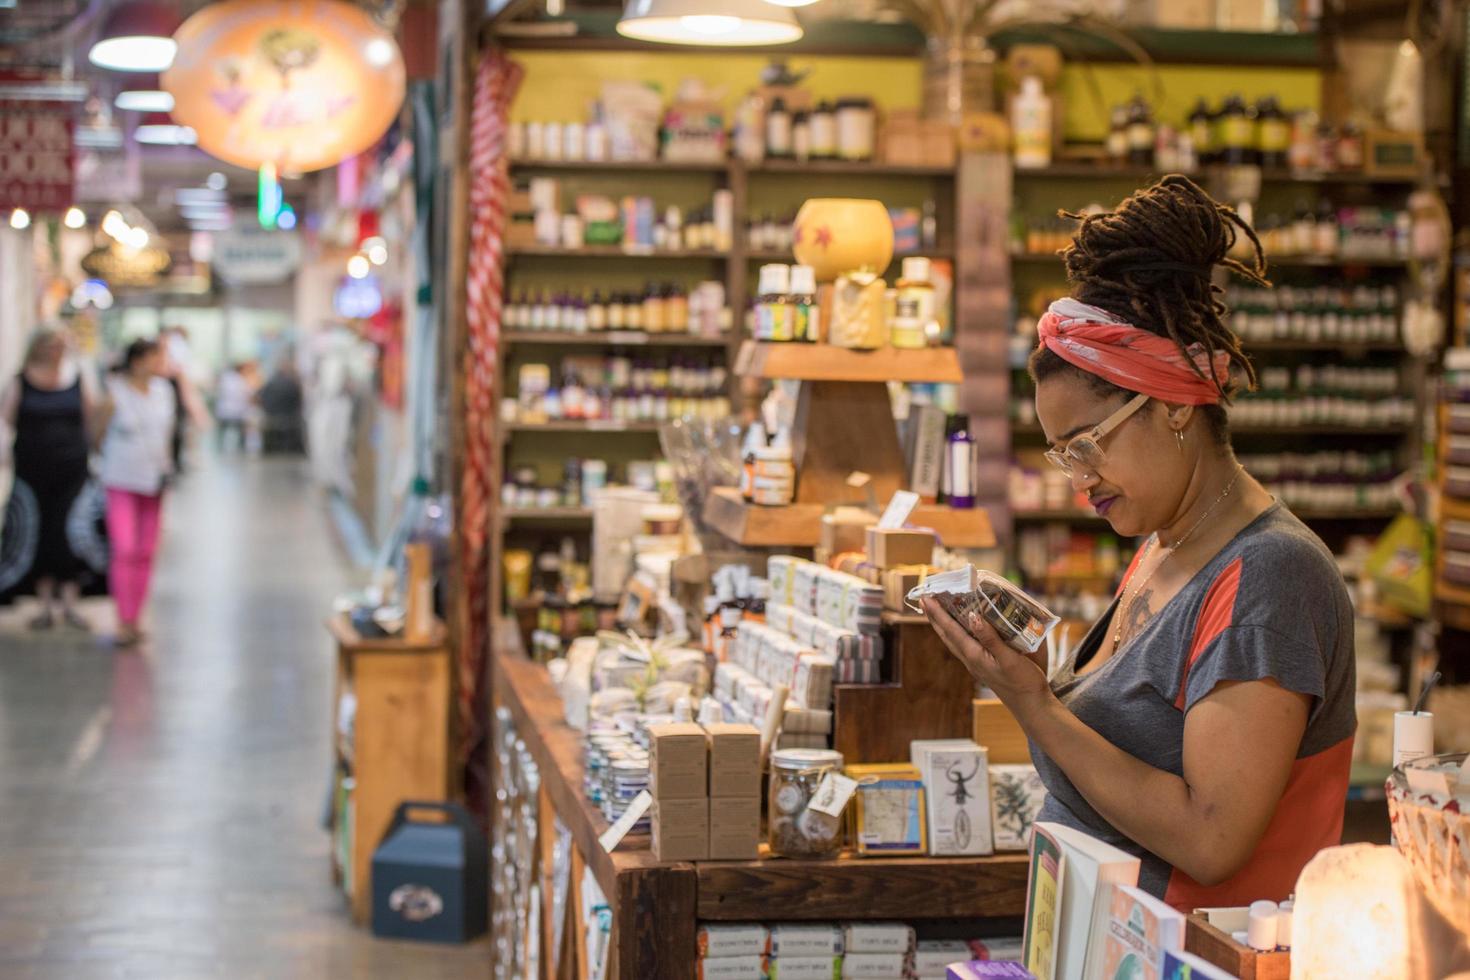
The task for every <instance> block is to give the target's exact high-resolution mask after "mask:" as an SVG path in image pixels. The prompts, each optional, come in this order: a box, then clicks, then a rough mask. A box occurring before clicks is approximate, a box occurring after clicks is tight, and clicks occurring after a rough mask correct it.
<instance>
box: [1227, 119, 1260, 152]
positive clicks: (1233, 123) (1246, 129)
mask: <svg viewBox="0 0 1470 980" xmlns="http://www.w3.org/2000/svg"><path fill="white" fill-rule="evenodd" d="M1251 136H1252V133H1251V121H1250V120H1249V119H1247V118H1246V117H1245V116H1230V117H1228V118H1226V119H1222V120H1221V121H1220V143H1221V144H1222V145H1223V146H1230V147H1243V146H1250V145H1251Z"/></svg>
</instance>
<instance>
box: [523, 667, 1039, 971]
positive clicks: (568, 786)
mask: <svg viewBox="0 0 1470 980" xmlns="http://www.w3.org/2000/svg"><path fill="white" fill-rule="evenodd" d="M494 668H495V684H494V691H495V698H496V702H497V704H498V705H499V706H500V707H502V708H504V709H505V710H506V711H508V712H509V714H510V716H511V718H512V719H513V724H514V726H515V732H516V736H517V738H518V739H519V740H520V741H522V742H523V743H524V745H525V747H526V750H527V751H528V752H529V753H530V755H531V756H532V757H533V758H534V760H535V763H536V766H537V767H538V769H539V779H540V790H539V795H540V801H539V802H540V812H541V814H542V816H541V821H542V822H543V823H544V824H549V823H550V821H549V819H548V817H547V813H548V811H549V812H551V813H553V814H554V816H555V818H556V820H557V821H558V822H559V823H560V824H561V825H562V826H563V827H564V828H566V830H567V831H569V832H570V835H571V838H572V842H573V851H574V854H573V859H572V868H573V871H574V874H575V873H576V872H577V871H578V870H579V869H580V868H581V867H583V866H585V867H587V868H588V869H590V871H591V873H592V874H593V875H594V876H595V877H596V879H597V881H598V883H599V885H600V887H601V888H602V891H603V894H604V895H606V896H607V899H608V902H609V905H610V906H611V912H612V917H613V929H612V937H613V946H612V953H611V955H610V957H609V963H610V964H611V971H612V973H611V975H613V976H616V977H620V978H622V980H630V978H637V980H652V978H663V977H669V978H678V980H687V978H689V977H691V976H694V975H695V930H696V924H697V923H698V922H700V921H735V922H739V921H798V920H849V919H867V920H882V919H906V920H914V919H970V920H974V919H981V918H991V917H1011V916H1019V915H1021V914H1022V910H1023V907H1024V904H1025V898H1026V867H1027V861H1026V856H1025V855H1024V854H1019V853H1018V854H1003V855H997V856H994V857H981V858H887V859H882V858H857V857H850V856H843V857H841V858H839V859H836V860H831V861H810V860H791V859H786V858H766V857H762V858H760V859H758V860H755V861H708V862H698V863H693V864H689V863H668V864H660V863H659V862H657V861H655V860H654V858H653V855H652V853H651V852H650V850H649V842H648V839H647V838H646V837H629V838H628V839H626V840H625V841H624V842H623V844H622V845H621V846H620V847H619V848H618V849H617V850H616V851H615V852H613V853H611V854H609V853H608V852H607V851H606V850H604V849H603V847H602V845H601V844H600V843H599V841H598V836H599V835H600V834H601V833H602V832H603V831H604V830H605V829H607V821H606V820H605V819H603V816H602V813H601V811H600V810H598V809H597V808H596V807H594V806H593V805H592V804H591V803H589V802H588V800H587V797H586V794H585V792H584V791H583V744H582V735H581V733H580V732H578V731H577V730H576V729H574V728H572V727H571V726H570V725H568V724H567V722H566V719H565V716H564V713H563V710H562V701H561V698H560V696H559V695H558V694H557V692H556V689H555V687H554V686H553V684H552V682H551V678H550V676H549V674H548V673H547V671H546V669H545V668H544V667H542V666H540V665H539V664H535V663H533V662H531V661H530V660H527V659H526V658H525V657H523V656H522V655H520V654H519V653H518V652H514V651H512V650H510V649H508V648H499V649H497V650H496V653H495V657H494ZM497 779H499V776H497ZM497 816H498V817H510V816H511V815H507V814H500V815H497ZM762 850H763V852H764V847H763V848H762ZM572 891H573V892H575V891H576V885H575V878H574V880H573V886H572ZM553 892H554V889H552V888H547V887H543V888H542V889H541V895H542V902H543V908H542V910H541V913H540V914H539V916H537V918H538V919H539V921H540V922H541V923H542V930H543V936H544V937H545V939H546V940H547V941H546V944H545V946H543V948H548V947H549V946H550V935H551V931H552V923H553V921H554V920H553V915H552V912H551V895H552V894H553ZM497 901H499V897H497ZM576 906H577V903H576V901H575V900H574V901H570V902H568V903H567V914H568V921H567V923H566V929H565V931H564V932H563V935H564V936H570V935H572V934H575V933H577V932H578V930H579V928H580V925H579V923H578V921H577V920H576V919H575V917H574V914H575V909H576ZM561 945H562V948H563V949H566V948H567V943H566V941H565V940H564V941H563V943H562V944H561ZM551 959H552V957H550V956H546V955H543V956H542V957H541V958H540V962H541V969H542V974H541V975H542V976H546V977H550V976H560V975H566V976H580V975H581V973H579V972H577V971H576V970H571V971H568V969H567V965H568V963H567V959H566V956H565V954H563V958H562V961H561V964H560V967H561V968H560V969H558V971H557V972H556V973H552V972H550V971H551V966H550V964H551Z"/></svg>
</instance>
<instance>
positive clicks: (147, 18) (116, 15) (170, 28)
mask: <svg viewBox="0 0 1470 980" xmlns="http://www.w3.org/2000/svg"><path fill="white" fill-rule="evenodd" d="M178 27H179V18H178V16H177V15H176V14H175V13H174V11H173V8H172V7H171V6H169V5H168V4H166V3H155V2H150V0H128V2H126V3H122V4H119V5H118V6H117V7H116V8H114V9H113V11H112V13H111V14H109V15H108V17H107V20H106V21H105V22H104V23H103V25H102V32H101V34H100V35H99V37H98V40H97V43H96V44H94V45H92V50H91V51H89V52H88V53H87V60H88V61H90V62H92V64H94V65H96V66H97V67H98V68H106V69H108V70H109V71H163V70H164V69H165V68H167V67H168V66H169V65H171V64H173V62H174V54H175V53H176V52H177V51H178V48H179V46H178V45H177V44H176V43H175V42H174V39H173V33H174V31H176V30H177V29H178Z"/></svg>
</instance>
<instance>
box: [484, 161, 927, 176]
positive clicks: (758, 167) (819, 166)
mask: <svg viewBox="0 0 1470 980" xmlns="http://www.w3.org/2000/svg"><path fill="white" fill-rule="evenodd" d="M510 169H511V172H512V173H514V172H517V171H531V170H536V171H543V172H556V171H564V172H567V173H618V174H623V173H627V174H637V173H648V174H728V173H730V172H732V171H734V170H741V171H744V172H745V173H747V174H791V173H797V174H804V175H806V174H821V175H827V176H853V177H928V178H951V177H953V176H954V168H953V167H948V166H932V165H926V164H894V163H885V162H882V161H874V160H825V159H823V160H818V159H807V160H797V159H795V158H777V157H768V158H767V159H765V160H761V161H759V162H746V161H743V160H738V159H728V160H709V161H700V160H691V161H681V160H663V159H652V160H546V159H539V160H528V159H514V160H512V161H511V165H510Z"/></svg>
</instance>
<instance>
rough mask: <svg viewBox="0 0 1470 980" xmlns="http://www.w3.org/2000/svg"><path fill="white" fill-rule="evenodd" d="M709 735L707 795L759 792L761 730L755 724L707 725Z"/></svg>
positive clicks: (743, 795)
mask: <svg viewBox="0 0 1470 980" xmlns="http://www.w3.org/2000/svg"><path fill="white" fill-rule="evenodd" d="M704 730H705V732H706V733H707V734H708V736H709V795H710V796H712V797H714V798H716V799H721V798H726V797H742V798H743V797H749V796H754V797H757V798H758V797H759V796H760V795H761V733H760V731H759V730H758V729H757V728H756V727H755V726H754V725H731V724H718V725H706V726H705V729H704Z"/></svg>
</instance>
